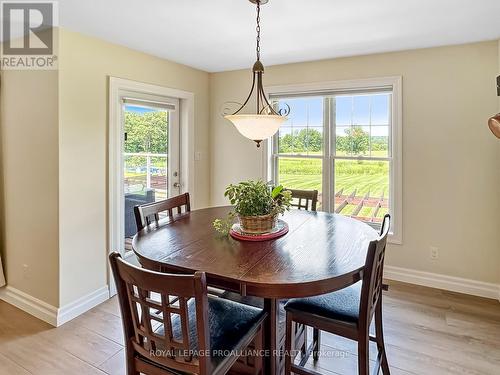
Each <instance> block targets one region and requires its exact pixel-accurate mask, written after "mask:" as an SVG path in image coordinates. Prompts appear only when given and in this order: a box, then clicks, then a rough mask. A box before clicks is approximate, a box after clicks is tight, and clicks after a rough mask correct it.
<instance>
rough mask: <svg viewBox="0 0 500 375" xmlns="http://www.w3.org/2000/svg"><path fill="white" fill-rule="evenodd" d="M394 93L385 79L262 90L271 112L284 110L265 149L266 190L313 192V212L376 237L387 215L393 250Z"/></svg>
mask: <svg viewBox="0 0 500 375" xmlns="http://www.w3.org/2000/svg"><path fill="white" fill-rule="evenodd" d="M400 85H401V82H400V78H388V79H381V80H375V81H374V82H367V81H360V82H345V83H342V82H339V83H333V84H332V83H331V84H325V86H326V87H321V86H320V85H314V89H311V87H304V88H302V90H303V91H301V87H279V88H270V89H268V90H269V92H271V98H272V99H273V102H274V103H275V104H274V105H276V106H278V107H280V108H282V107H284V106H286V105H289V106H290V109H291V111H290V115H289V118H288V120H287V121H286V122H285V123H284V124H283V125H282V127H281V128H280V130H279V132H278V133H277V134H276V135H275V136H274V137H273V141H272V142H270V147H269V151H270V155H271V158H270V164H269V166H270V168H269V175H270V177H271V179H272V180H273V181H274V183H279V184H282V185H283V186H285V187H288V188H292V189H316V190H318V191H319V201H320V202H319V209H320V210H323V211H328V212H336V213H339V214H342V215H346V216H350V217H353V218H356V219H358V220H362V221H364V222H366V223H368V224H370V225H371V226H373V227H374V228H376V229H379V228H380V225H381V222H382V218H383V216H384V215H385V214H386V213H390V214H391V216H392V218H393V226H392V241H393V242H400V241H401V237H400V236H401V220H402V218H401V171H400V169H401V157H400V153H401V147H400V133H401V131H400V127H401V119H400V114H401V109H400V105H401V99H400ZM280 91H281V92H280Z"/></svg>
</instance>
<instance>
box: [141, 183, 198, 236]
mask: <svg viewBox="0 0 500 375" xmlns="http://www.w3.org/2000/svg"><path fill="white" fill-rule="evenodd" d="M182 207H184V212H189V211H191V203H190V200H189V193H184V194H181V195H177V196H175V197H172V198H167V199H164V200H161V201H158V202H153V203H146V204H141V205H138V206H135V207H134V215H135V223H136V225H137V231H138V232H139V231H140V230H142V229H143V228H144V227H145V226H146V225H149V224H151V223H152V222H153V220H154V221H155V222H156V223H157V224H158V221H159V220H160V213H162V212H167V214H168V217H169V218H170V219H171V220H174V219H175V215H174V209H175V210H176V211H177V212H176V214H181V213H182Z"/></svg>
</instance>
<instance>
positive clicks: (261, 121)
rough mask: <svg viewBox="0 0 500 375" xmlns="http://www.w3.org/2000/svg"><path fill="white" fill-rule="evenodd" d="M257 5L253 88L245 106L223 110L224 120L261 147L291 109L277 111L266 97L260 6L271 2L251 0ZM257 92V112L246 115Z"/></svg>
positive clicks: (227, 104) (228, 103) (228, 107)
mask: <svg viewBox="0 0 500 375" xmlns="http://www.w3.org/2000/svg"><path fill="white" fill-rule="evenodd" d="M249 1H250V2H251V3H253V4H256V5H257V28H256V31H257V48H256V52H257V61H256V62H255V64H254V65H253V68H252V75H253V80H252V88H251V89H250V93H249V94H248V97H247V98H246V100H245V101H244V103H243V104H241V103H238V102H227V103H225V108H224V110H223V115H224V118H226V119H227V120H229V121H231V122H232V123H233V124H234V126H235V127H236V129H238V131H239V132H240V133H241V134H242V135H243V136H244V137H246V138H248V139H251V140H253V141H254V142H255V143H257V147H260V142H262V141H263V140H264V139H267V138H269V137H271V136H273V135H274V134H275V133H276V132H277V131H278V129H279V127H280V125H281V124H282V123H283V122H285V121H286V119H287V118H286V116H287V115H288V114H289V112H290V107H289V106H288V105H286V107H285V108H282V109H275V108H274V107H273V106H272V105H271V104H269V101H268V99H267V97H266V93H265V92H264V86H263V84H262V75H263V74H264V65H262V63H261V62H260V6H261V5H262V4H266V3H267V2H268V1H269V0H249ZM254 92H255V96H256V106H257V107H256V111H255V112H254V113H251V114H246V113H245V111H244V108H245V107H246V106H247V104H248V102H249V101H250V98H251V97H252V95H253V94H254ZM234 104H236V105H238V106H239V108H238V109H237V110H236V111H234V112H233V111H231V110H230V107H231V105H234Z"/></svg>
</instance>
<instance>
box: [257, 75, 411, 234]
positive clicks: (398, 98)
mask: <svg viewBox="0 0 500 375" xmlns="http://www.w3.org/2000/svg"><path fill="white" fill-rule="evenodd" d="M389 86H390V87H392V98H393V99H392V144H391V147H392V158H393V166H392V169H391V177H390V178H391V184H390V189H391V192H390V194H391V197H393V198H392V202H391V213H392V216H393V220H392V223H391V224H392V228H391V231H390V233H389V239H388V241H389V242H390V243H393V244H402V243H403V153H402V139H403V79H402V77H401V76H391V77H379V78H366V79H356V80H344V81H329V82H314V83H302V84H290V85H279V86H266V87H265V91H266V93H267V94H268V95H275V96H277V95H286V94H312V93H320V92H325V91H337V90H359V89H367V88H373V87H389ZM271 146H272V141H269V140H267V141H266V142H265V143H264V147H263V150H262V152H263V158H262V160H263V163H262V178H263V179H264V180H268V179H269V178H270V177H272V176H271V175H272V171H273V166H272V163H273V160H272V154H271V150H272V149H271ZM325 155H326V150H325ZM327 173H328V172H327ZM325 174H326V173H323V175H324V176H323V181H324V182H326V184H324V186H325V188H328V192H329V191H330V190H329V185H330V183H329V181H330V177H329V176H325ZM324 190H325V189H324Z"/></svg>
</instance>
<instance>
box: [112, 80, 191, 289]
mask: <svg viewBox="0 0 500 375" xmlns="http://www.w3.org/2000/svg"><path fill="white" fill-rule="evenodd" d="M130 93H133V94H134V97H139V98H140V97H141V96H148V95H153V96H158V97H171V98H177V99H179V103H180V105H179V107H180V111H179V125H180V137H179V139H180V160H179V163H180V181H179V182H180V184H181V190H182V191H194V189H193V188H194V94H193V93H191V92H188V91H183V90H178V89H173V88H168V87H163V86H157V85H152V84H148V83H143V82H137V81H132V80H128V79H123V78H116V77H111V76H110V77H109V111H108V137H109V139H108V145H109V149H108V210H109V214H108V250H107V251H108V253H110V252H112V251H115V250H117V249H119V248H120V247H121V245H120V243H121V241H122V240H123V228H122V227H121V226H120V225H117V223H119V222H120V220H121V218H123V212H122V211H123V207H122V205H121V202H120V197H121V195H120V194H119V193H118V191H119V190H118V189H123V185H122V184H121V182H122V181H121V176H122V171H121V169H120V168H121V161H122V154H121V150H122V146H123V129H122V121H121V116H122V101H121V99H122V97H123V96H124V95H125V96H126V95H127V94H130ZM117 124H118V126H117ZM191 199H192V205H193V206H195V202H196V196H194V195H192V197H191ZM123 255H124V257H125V258H129V257H131V256H132V255H133V254H132V252H128V253H127V254H123ZM108 268H109V267H108ZM108 285H109V288H110V293H111V295H114V294H116V289H115V285H114V282H113V280H112V274H111V272H110V270H109V269H108Z"/></svg>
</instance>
